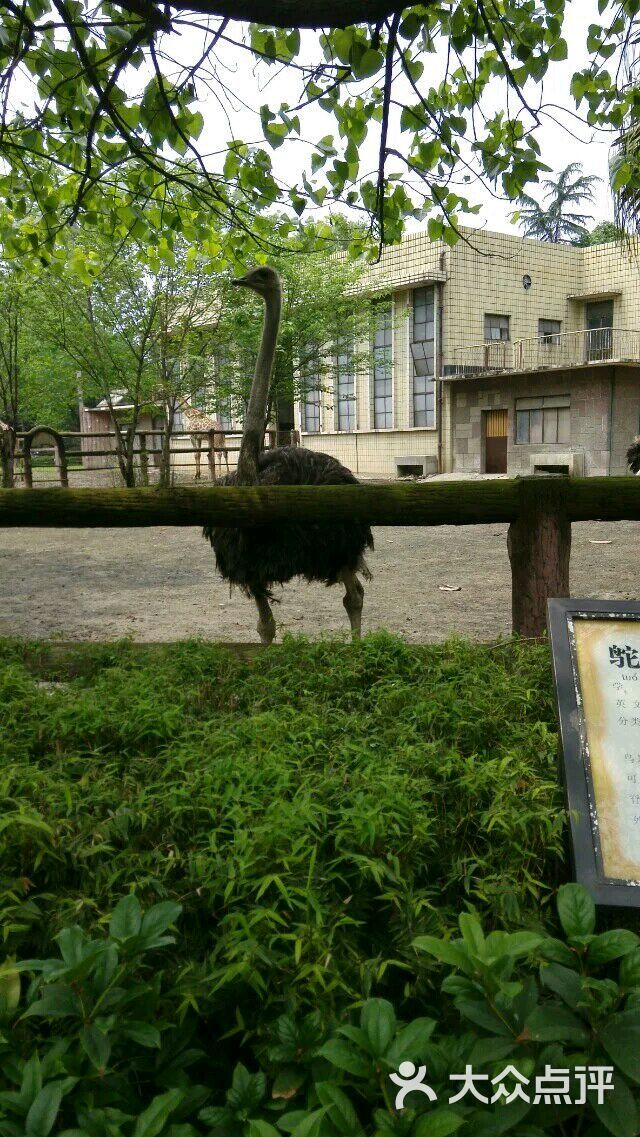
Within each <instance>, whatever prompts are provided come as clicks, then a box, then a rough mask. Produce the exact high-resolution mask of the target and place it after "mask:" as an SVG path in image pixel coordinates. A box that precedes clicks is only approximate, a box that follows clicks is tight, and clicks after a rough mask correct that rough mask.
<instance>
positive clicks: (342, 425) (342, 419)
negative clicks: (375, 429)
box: [335, 336, 356, 430]
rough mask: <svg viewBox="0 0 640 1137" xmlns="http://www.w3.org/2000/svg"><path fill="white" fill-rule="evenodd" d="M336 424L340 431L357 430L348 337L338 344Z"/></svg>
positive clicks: (350, 351)
mask: <svg viewBox="0 0 640 1137" xmlns="http://www.w3.org/2000/svg"><path fill="white" fill-rule="evenodd" d="M335 393H336V407H337V412H336V423H337V427H338V430H355V429H356V387H355V376H354V372H353V349H352V345H351V341H350V340H349V338H348V336H340V337H339V339H338V341H337V343H336V392H335Z"/></svg>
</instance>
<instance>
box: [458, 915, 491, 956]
mask: <svg viewBox="0 0 640 1137" xmlns="http://www.w3.org/2000/svg"><path fill="white" fill-rule="evenodd" d="M458 924H459V925H460V931H461V932H462V938H463V940H464V942H465V944H466V946H467V949H468V950H469V951H470V952H473V954H474V955H480V956H481V955H482V950H483V948H484V943H485V940H484V932H483V931H482V924H481V923H480V921H479V919H478V917H477V916H473V915H472V914H471V913H470V912H463V913H462V915H461V916H460V917H459V919H458Z"/></svg>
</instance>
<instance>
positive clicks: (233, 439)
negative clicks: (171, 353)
mask: <svg viewBox="0 0 640 1137" xmlns="http://www.w3.org/2000/svg"><path fill="white" fill-rule="evenodd" d="M125 433H126V432H125ZM44 437H47V439H48V440H49V439H50V442H49V441H47V442H46V443H45V442H43V441H42V439H43V438H44ZM163 437H164V431H163V430H154V431H151V430H137V431H135V438H134V460H135V464H136V468H137V471H138V475H137V476H138V478H139V481H140V484H141V485H143V486H147V485H149V480H150V479H149V468H150V461H151V463H153V461H154V459H155V458H159V457H160V456H161V455H162V454H163V449H162V445H161V444H160V445H159V446H158V445H153V444H150V442H151V443H153V441H154V440H160V443H162V439H163ZM297 437H298V436H297V434H296V433H295V432H289V434H288V436H287V437H286V438H285V437H284V435H283V434H282V433H281V434H280V435H278V434H277V432H276V431H275V430H268V431H267V432H266V435H265V445H266V446H267V447H272V446H276V445H281V444H284V443H286V442H290V441H291V442H293V443H294V444H295V443H297ZM185 438H189V440H190V441H191V442H192V443H194V442H195V445H190V446H185V445H184V444H183V443H182V444H181V445H180V446H176V447H172V448H171V451H170V459H171V461H172V463H173V462H175V461H176V459H182V458H183V456H184V455H187V454H192V455H194V458H195V461H194V463H193V465H194V466H195V470H196V478H199V477H200V465H201V459H202V458H203V457H204V458H205V459H206V461H207V466H208V470H209V476H210V478H211V481H215V479H216V477H217V476H218V474H219V473H222V472H223V471H222V464H223V462H224V464H225V469H226V470H227V471H228V469H229V455H230V454H233V455H235V454H236V453H237V452H238V451H239V449H240V435H239V432H238V431H237V430H222V429H220V430H219V429H218V428H217V427H216V429H215V430H180V431H176V432H174V434H173V435H172V439H171V441H174V440H178V441H181V442H182V440H183V439H185ZM76 439H78V440H79V442H80V449H79V450H76V449H72V448H71V447H70V446H69V442H74V441H75V440H76ZM83 439H87V440H90V441H91V442H95V441H96V439H107V440H108V441H107V443H105V445H104V447H103V448H102V449H100V448H99V447H98V448H96V449H94V448H93V447H92V449H91V450H86V449H83V448H82V441H83ZM16 441H17V443H18V447H19V448H18V449H17V450H16V452H15V456H14V458H15V459H16V460H17V461H19V462H20V461H21V462H22V465H23V475H22V476H23V478H24V484H25V486H27V488H28V489H31V488H32V487H33V484H34V477H33V459H32V452H33V451H34V450H37V451H38V452H40V453H42V452H45V453H51V452H52V453H53V464H54V467H55V470H56V476H55V478H53V479H52V478H45V479H37V482H38V483H40V484H42V482H43V481H44V482H47V481H49V482H50V481H56V482H59V484H60V485H61V486H65V487H68V485H69V467H70V464H72V463H73V462H74V461H75V462H76V463H80V464H81V465H82V466H83V467H85V466H86V468H87V469H97V470H118V469H119V465H118V462H117V457H118V451H117V446H116V434H115V432H114V431H112V430H111V431H99V432H90V433H89V432H87V431H81V430H75V431H74V430H72V431H64V432H60V431H58V430H55V429H54V428H53V427H51V426H35V427H33V428H32V429H31V430H28V431H20V432H18V433H17V434H16ZM95 458H112V459H114V462H113V464H111V465H109V464H107V463H104V464H101V465H98V466H93V459H95ZM216 460H217V461H218V466H219V469H218V470H216Z"/></svg>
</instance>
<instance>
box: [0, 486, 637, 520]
mask: <svg viewBox="0 0 640 1137" xmlns="http://www.w3.org/2000/svg"><path fill="white" fill-rule="evenodd" d="M638 488H639V490H640V486H639V487H638ZM516 513H517V483H516V482H515V481H501V482H497V481H495V482H440V483H437V484H433V485H421V484H410V485H407V484H404V483H401V484H398V485H396V484H392V485H356V486H259V487H253V486H206V487H203V488H198V487H191V486H179V487H176V488H174V489H171V490H156V489H107V488H100V489H77V490H75V489H65V490H62V489H46V490H45V489H36V490H33V491H27V490H2V491H0V526H14V525H29V526H38V527H44V528H67V527H69V528H84V527H87V528H93V529H99V528H112V527H118V528H120V527H122V528H132V527H134V528H135V527H137V526H147V525H180V526H189V525H205V524H207V523H210V522H214V523H215V524H216V525H234V526H246V525H259V524H265V523H268V522H271V521H298V522H301V521H302V522H304V521H310V522H322V521H324V522H332V521H366V522H369V523H370V524H372V525H474V524H481V523H482V522H485V521H511V520H512V518H513V517H515V515H516ZM638 514H639V515H640V494H639V496H638Z"/></svg>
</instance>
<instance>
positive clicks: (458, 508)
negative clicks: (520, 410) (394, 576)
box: [0, 477, 640, 636]
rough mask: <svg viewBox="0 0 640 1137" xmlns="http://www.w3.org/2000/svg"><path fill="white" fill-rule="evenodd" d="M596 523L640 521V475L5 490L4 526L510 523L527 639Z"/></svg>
mask: <svg viewBox="0 0 640 1137" xmlns="http://www.w3.org/2000/svg"><path fill="white" fill-rule="evenodd" d="M589 520H601V521H604V520H607V521H621V520H632V521H638V520H640V479H637V478H632V477H622V478H568V477H533V478H516V479H509V480H505V481H479V482H475V481H474V482H438V483H426V484H420V483H414V484H406V483H391V484H388V485H353V486H350V485H346V486H255V487H253V486H251V487H244V486H243V487H237V486H233V487H231V486H211V487H209V486H207V487H201V488H197V487H183V488H175V489H172V490H164V491H160V490H154V489H81V490H73V489H41V490H24V491H21V492H19V493H17V492H16V491H15V490H0V527H2V526H5V527H6V526H19V525H25V526H33V527H44V528H79V527H81V528H82V527H88V528H111V527H127V528H129V527H137V526H141V527H142V526H152V525H170V526H174V525H175V526H201V525H204V524H206V523H211V522H213V523H215V524H216V525H233V526H248V525H261V524H268V523H271V522H274V521H297V522H315V523H318V522H321V523H324V524H328V525H330V524H331V523H332V522H335V521H364V522H367V523H368V524H370V525H482V524H490V523H495V522H507V523H508V524H509V532H508V540H507V546H508V551H509V558H510V562H511V578H512V625H513V630H514V632H516V633H518V634H519V635H522V636H540V635H542V633H543V632H544V629H545V626H546V602H547V599H548V598H549V597H550V596H567V595H568V593H569V556H570V550H571V523H572V522H573V521H589Z"/></svg>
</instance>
